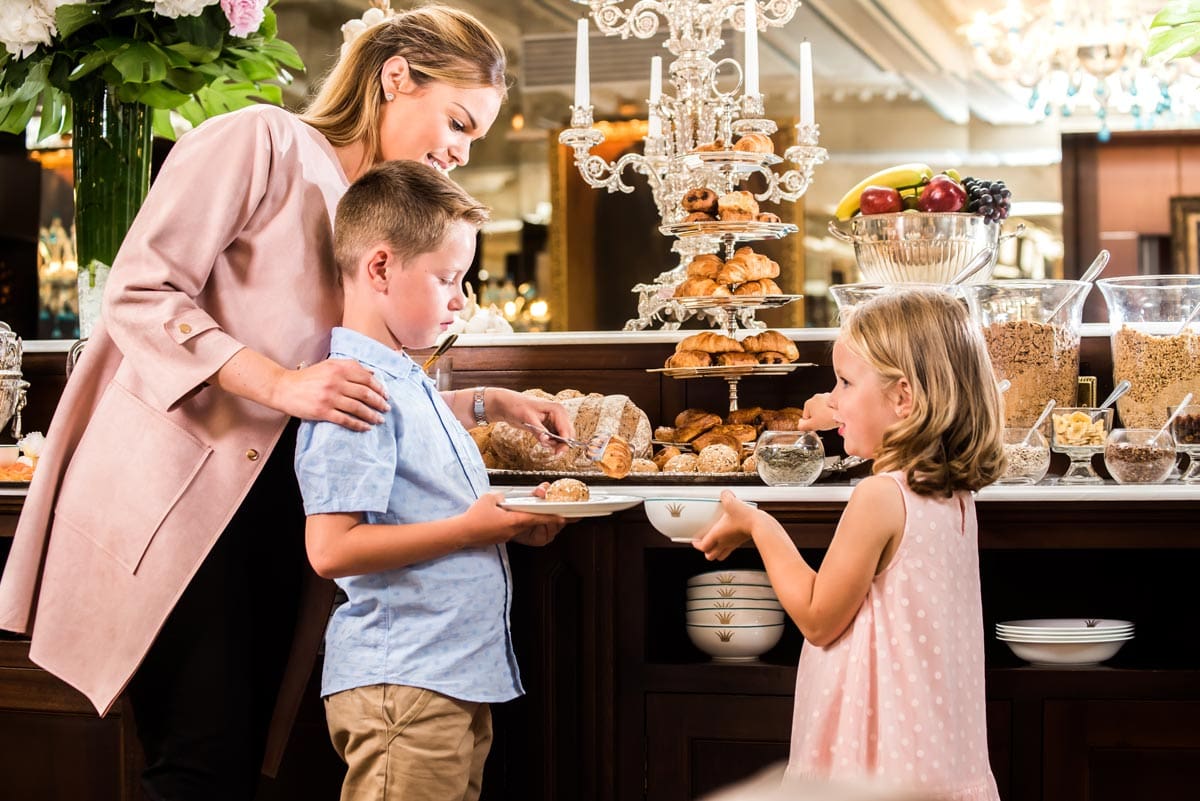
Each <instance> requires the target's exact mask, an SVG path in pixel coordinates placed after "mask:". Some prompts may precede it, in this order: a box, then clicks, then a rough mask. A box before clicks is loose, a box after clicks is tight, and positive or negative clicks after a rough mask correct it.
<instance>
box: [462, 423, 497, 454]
mask: <svg viewBox="0 0 1200 801" xmlns="http://www.w3.org/2000/svg"><path fill="white" fill-rule="evenodd" d="M467 433H468V434H470V435H471V439H473V440H474V441H475V447H476V448H478V449H479V452H480V453H487V450H488V448H490V447H491V446H492V426H491V424H488V425H486V426H475V427H474V428H468V429H467Z"/></svg>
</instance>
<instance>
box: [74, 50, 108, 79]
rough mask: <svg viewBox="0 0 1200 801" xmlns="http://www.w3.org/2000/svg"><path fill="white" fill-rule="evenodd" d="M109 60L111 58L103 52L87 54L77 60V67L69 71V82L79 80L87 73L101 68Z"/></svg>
mask: <svg viewBox="0 0 1200 801" xmlns="http://www.w3.org/2000/svg"><path fill="white" fill-rule="evenodd" d="M111 58H112V56H111V55H109V54H108V53H106V52H105V51H103V50H97V51H95V52H92V53H88V54H87V55H86V56H84V57H83V58H82V59H80V60H79V66H77V67H76V68H75V69H73V70H71V75H70V80H72V81H77V80H79V79H80V78H82V77H83V76H85V75H87V74H88V73H90V72H93V71H95V70H97V69H99V68H100V67H103V66H104V65H105V64H107V63H108V62H109V60H110V59H111Z"/></svg>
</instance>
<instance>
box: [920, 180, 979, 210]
mask: <svg viewBox="0 0 1200 801" xmlns="http://www.w3.org/2000/svg"><path fill="white" fill-rule="evenodd" d="M966 205H967V190H965V189H963V188H962V184H960V183H959V182H958V181H956V180H954V179H953V178H951V177H950V176H949V175H945V174H941V175H935V176H933V178H931V179H930V181H929V183H928V184H927V185H926V186H925V188H924V189H922V190H921V197H920V198H918V199H917V208H918V209H920V210H921V211H960V210H961V209H962V208H963V207H965V206H966Z"/></svg>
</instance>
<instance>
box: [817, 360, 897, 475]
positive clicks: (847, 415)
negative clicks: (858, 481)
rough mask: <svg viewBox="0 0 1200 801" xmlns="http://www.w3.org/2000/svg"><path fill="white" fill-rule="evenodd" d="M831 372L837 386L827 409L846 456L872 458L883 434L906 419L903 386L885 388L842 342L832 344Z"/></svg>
mask: <svg viewBox="0 0 1200 801" xmlns="http://www.w3.org/2000/svg"><path fill="white" fill-rule="evenodd" d="M833 372H834V374H835V375H836V376H837V384H836V386H834V389H833V392H832V393H830V395H829V408H830V410H831V411H832V413H833V419H834V420H836V421H837V423H838V434H840V435H841V436H842V439H843V440H844V441H845V448H846V453H848V454H850V455H852V456H860V457H862V458H864V459H870V458H873V457H874V456H875V452H876V451H877V450H878V449H879V445H880V444H881V443H882V442H883V432H885V431H886V430H887V429H888V428H890V427H891V426H892V425H893V424H894V423H897V422H899V421H900V420H903V419H904V418H905V417H907V416H908V406H907V404H906V403H905V402H904V396H905V393H904V392H903V387H902V386H901V385H902V384H903V382H902V381H901V382H893V383H890V384H885V383H884V381H883V378H882V377H881V376H880V375H879V373H878V371H876V370H875V368H874V367H872V366H871V365H870V364H869V363H868V362H867V361H866V360H865V359H863V358H862V357H860V356H859V355H858V354H856V353H855V352H854V351H852V350H850V348H848V347H847V346H846V345H845V344H843V343H842V340H841V339H838V340H836V341H835V342H834V343H833Z"/></svg>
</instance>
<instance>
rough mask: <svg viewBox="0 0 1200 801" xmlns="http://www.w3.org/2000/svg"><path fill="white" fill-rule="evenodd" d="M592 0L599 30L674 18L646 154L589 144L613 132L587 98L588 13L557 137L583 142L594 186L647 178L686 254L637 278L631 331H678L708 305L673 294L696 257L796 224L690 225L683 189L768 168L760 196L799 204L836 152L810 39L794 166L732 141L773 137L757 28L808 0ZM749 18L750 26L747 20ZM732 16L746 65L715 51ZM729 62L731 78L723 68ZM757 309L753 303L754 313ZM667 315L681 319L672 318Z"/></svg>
mask: <svg viewBox="0 0 1200 801" xmlns="http://www.w3.org/2000/svg"><path fill="white" fill-rule="evenodd" d="M576 2H581V0H576ZM587 5H589V6H590V8H591V14H592V17H593V18H594V20H595V22H596V25H597V27H598V28H599V29H600V30H601V32H603V33H604V34H605V35H607V36H613V35H619V36H621V38H623V39H624V38H629V37H630V36H635V37H637V38H640V39H646V38H650V37H652V36H654V35H655V34H656V33H657V32H658V29H659V24H660V17H661V19H662V20H663V21H665V22H666V24H667V26H668V27H669V31H670V35H669V38H668V39H667V41H666V44H665V46H666V48H667V49H668V50H669V51H670V52H671V53H672V55H674V56H675V60H674V61H673V62H671V64H670V66H669V79H670V82H671V84H672V85H673V86H674V94H673V95H672V94H668V93H666V92H662V91H661V88H660V86H659V83H660V81H661V79H660V78H659V77H658V75H659V73H658V66H659V65H658V64H654V65H653V67H652V70H651V88H650V95H651V96H650V98H649V101H648V108H649V117H650V123H649V128H648V132H647V135H646V137H645V146H644V150H643V152H642V153H628V154H625V155H623V156H621V157H620V158H619V159H617V160H616V161H615V162H610V161H607V160H605V159H603V158H601V157H600V156H597V155H595V154H593V153H592V152H591V150H592V148H594V147H595V146H596V145H598V144H600V143H601V142H603V141H604V134H603V133H602V132H601V131H599V130H598V129H596V128H595V127H593V124H592V123H593V117H592V105H591V104H590V102H588V101H589V99H590V98H589V91H588V87H587V51H586V21H581V33H580V38H581V42H580V45H579V50H578V51H577V55H576V59H577V65H576V102H575V105H573V106H571V127H570V128H568V129H566V130H565V131H563V132H562V134H560V135H559V141H560V142H561V143H563V144H565V145H567V146H568V147H570V148H571V149H572V150H573V151H574V154H575V165H576V167H577V168H578V169H579V172H580V174H581V175H582V176H583V179H584V181H586V182H587V184H588V185H589V186H591V187H593V188H596V189H600V188H604V189H607V190H608V191H609V192H618V191H619V192H626V193H628V192H632V191H633V190H634V187H633V186H632V185H630V184H628V183H626V182H625V173H626V171H632V172H634V173H640V174H642V175H644V176H645V177H646V180H647V183H649V185H650V189H651V191H652V192H653V195H654V202H655V205H656V206H657V207H658V212H659V216H660V217H661V219H662V230H663V232H664V233H668V234H675V235H677V236H678V237H679V238H678V239H677V241H676V242H675V244H674V246H673V247H672V250H673V251H675V252H676V253H678V254H679V256H680V262H679V264H678V265H677V266H676V267H674V268H672V269H670V270H667V271H666V272H663V273H661V274H660V275H659V276H658V277H657V278H655V279H654V281H653V282H652V283H648V284H638V285H636V286H635V287H633V291H634V292H635V293H638V295H639V302H638V313H639V316H638V317H637V318H636V319H633V320H630V321H629V322H627V323H626V325H625V328H626V330H637V329H642V328H647V327H649V326H650V325H652V324H654V323H655V322H661V323H662V324H663V327H664V328H677V327H678V326H679V324H680V323H681V322H682V321H683V320H685V319H686V318H687V317H688V316H689V315H691V314H697V313H700V314H703V311H702V310H696V309H689V308H684V307H683V306H681V305H680V304H679V303H677V302H675V301H674V298H673V295H674V289H675V287H676V286H677V285H678V284H679V283H680V282H681V281H682V280H683V279H684V277H685V273H686V266H687V264H688V262H690V261H691V260H692V259H693V258H694V257H695V256H696V255H698V254H701V253H715V252H716V251H717V250H718V248H719V247H721V246H722V245H724V246H725V247H726V249H727V251H729V252H730V253H731V252H732V249H733V246H734V245H735V244H736V242H739V241H750V240H752V239H762V238H774V237H779V236H785V235H786V234H787V233H790V232H792V231H794V230H795V227H794V226H790V225H783V226H780V225H778V224H776V225H773V226H772V225H769V224H766V225H765V226H759V228H758V230H757V231H755V230H752V229H753V228H754V226H750V227H749V228H748V229H747V230H745V231H742V232H741V234H740V235H731V234H730V233H729V232H728V231H727V230H726V231H722V230H721V227H720V226H717V227H716V228H715V229H714V230H713V232H712V233H708V232H706V231H705V230H704V227H700V226H698V227H694V228H695V230H688V231H687V232H686V233H681V232H680V230H679V228H680V226H679V225H678V224H679V223H680V221H681V220H682V219H683V217H684V216H685V212H684V210H683V207H682V205H681V200H682V198H683V195H684V193H685V192H687V191H688V190H689V189H692V188H695V187H701V186H703V187H708V188H710V189H712V190H713V191H714V192H716V193H717V194H724V193H727V192H731V191H733V190H734V188H735V187H736V186H737V185H738V184H739V183H740V182H741V181H743V180H745V179H747V178H748V177H750V176H751V175H753V174H758V175H761V176H762V177H763V179H764V181H765V186H766V188H765V189H764V190H763V191H762V192H761V193H759V194H757V195H755V197H756V199H757V200H759V201H769V202H774V203H778V202H780V201H788V202H794V201H796V200H797V199H799V198H800V197H802V196H803V195H804V193H805V192H806V191H808V187H809V185H810V184H811V183H812V177H813V170H814V168H815V167H816V166H817V165H819V164H821V163H822V162H824V161H825V160H826V158H827V154H826V151H825V149H824V148H822V147H819V146H818V144H817V140H818V137H819V129H818V126H817V124H816V123H815V122H814V121H813V119H812V77H811V60H810V56H809V51H808V44H807V42H806V43H804V44H803V45H802V50H801V84H802V86H801V103H802V105H801V114H800V124H798V125H797V126H796V142H797V143H796V144H795V145H793V146H791V147H789V148H788V149H787V150H786V151H785V152H784V154H783V159H782V160H786V161H787V162H789V163H790V164H791V165H792V166H791V168H790V169H785V171H782V172H776V171H775V169H773V167H774V165H776V164H779V163H781V161H782V160H781V159H780V158H779V157H778V156H775V155H773V154H763V153H749V152H741V151H733V150H732V149H731V147H732V143H733V141H734V138H735V137H741V136H745V135H747V134H750V133H760V134H765V135H767V136H769V135H771V134H773V133H775V131H776V129H777V126H776V125H775V123H774V121H772V120H769V119H766V118H765V115H764V111H763V96H762V94H761V93H760V92H759V91H758V64H757V34H758V31H759V30H763V29H765V28H766V27H767V26H774V27H779V26H782V25H784V24H786V23H787V22H788V21H789V20H791V18H792V16H793V15H794V14H795V12H796V9H797V8H798V7H799V6H800V2H799V0H757V1H756V0H638V2H636V3H635V4H634V5H633V7H632V8H631V9H628V10H626V9H624V8H621V0H587ZM750 17H752V18H753V19H752V20H751V22H752V23H753V24H751V25H749V26H748V25H747V20H748V18H750ZM726 20H728V21H730V22H731V23H732V25H733V27H734V29H736V30H739V31H742V32H743V33H744V35H745V36H746V52H745V61H746V64H745V67H743V65H742V64H739V63H738V62H737V61H735V60H734V59H729V58H726V59H722V60H721V61H717V62H714V61H713V60H712V56H713V54H714V53H716V51H717V50H718V49H719V48H720V47H721V45H722V44H723V41H722V39H721V32H722V27H723V25H724V23H725V22H726ZM748 29H749V30H748ZM656 59H657V57H656ZM581 65H582V66H581ZM726 70H728V71H729V74H728V76H726V75H723V74H722V73H724V72H725V71H726ZM723 77H728V78H731V79H735V80H734V81H733V83H734V86H733V88H732V89H731V90H729V91H722V90H721V88H720V86H719V85H718V84H719V82H720V79H721V78H723ZM728 82H729V81H728V80H727V81H726V83H728ZM718 142H719V143H721V144H722V145H723V148H724V149H723V150H718V151H716V152H713V151H703V152H701V151H697V150H696V148H697V147H698V146H701V145H709V146H711V145H712V143H718ZM684 227H685V228H686V226H684ZM726 255H729V253H727V254H726ZM752 313H753V310H750V311H749V312H748V314H747V317H749V316H750V315H752ZM667 317H671V318H673V321H668V320H667V319H666V318H667Z"/></svg>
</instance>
